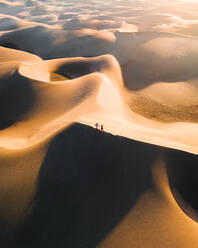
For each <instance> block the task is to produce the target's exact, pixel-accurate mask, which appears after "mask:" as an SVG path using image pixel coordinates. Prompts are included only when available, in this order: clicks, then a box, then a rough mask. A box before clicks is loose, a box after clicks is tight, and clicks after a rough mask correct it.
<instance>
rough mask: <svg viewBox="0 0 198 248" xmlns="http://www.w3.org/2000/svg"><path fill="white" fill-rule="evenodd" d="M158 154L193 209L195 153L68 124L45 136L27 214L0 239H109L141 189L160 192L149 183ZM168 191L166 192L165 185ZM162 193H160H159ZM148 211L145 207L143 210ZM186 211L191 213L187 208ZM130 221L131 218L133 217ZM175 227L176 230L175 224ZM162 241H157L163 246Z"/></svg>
mask: <svg viewBox="0 0 198 248" xmlns="http://www.w3.org/2000/svg"><path fill="white" fill-rule="evenodd" d="M142 154H144V156H142ZM161 155H162V157H163V160H164V161H166V163H165V164H166V170H167V174H168V177H169V184H170V185H171V187H172V188H173V187H174V188H175V189H176V190H177V191H178V192H180V194H181V195H182V197H183V199H184V201H185V203H186V205H191V206H192V207H193V208H194V210H195V211H198V209H197V206H196V199H195V195H196V192H195V191H194V189H196V188H197V183H196V180H191V178H190V177H189V176H190V175H193V174H195V173H196V171H197V170H196V167H195V165H196V163H197V156H195V155H191V154H187V153H184V152H181V151H174V150H171V149H170V150H169V149H164V148H161V147H158V146H153V145H150V144H146V143H142V142H138V141H133V140H130V139H127V138H124V137H119V136H113V135H111V134H107V133H101V132H100V131H97V130H95V129H93V128H90V127H88V126H86V125H81V124H73V125H72V126H71V127H70V128H68V129H67V130H64V131H62V132H61V133H59V134H58V135H57V136H56V137H54V139H53V140H52V141H51V142H50V144H49V148H48V151H47V153H46V155H45V158H44V160H43V163H42V164H41V167H40V171H39V174H38V181H37V192H36V195H35V197H34V199H33V201H32V202H31V204H30V206H29V208H30V209H31V211H30V214H29V215H28V216H27V217H26V222H25V223H24V225H22V226H21V228H20V229H19V230H18V232H17V233H15V234H14V236H12V238H13V240H14V243H13V244H12V243H9V241H10V240H9V238H8V237H7V238H8V239H6V237H5V235H4V239H3V237H1V242H3V243H2V244H3V245H5V247H6V245H7V244H9V245H10V247H14V248H15V247H17V248H19V247H30V248H33V247H43V246H47V247H50V248H51V247H57V248H59V247H63V246H64V247H72V248H78V247H82V248H92V247H96V246H97V245H98V244H99V243H100V241H101V240H103V239H104V238H106V239H108V234H109V233H111V231H112V229H113V228H115V227H116V226H117V225H118V224H119V223H120V221H121V220H122V219H123V218H125V217H126V216H127V214H128V213H130V212H131V211H133V208H135V206H136V205H137V203H138V202H139V200H140V199H141V198H142V196H143V195H144V194H145V192H147V191H148V190H151V191H152V190H154V192H157V195H161V193H160V191H159V189H158V188H156V189H155V187H156V186H153V185H154V183H153V175H152V174H153V172H152V171H153V165H154V164H155V162H156V161H157V160H158V158H159V156H161ZM177 155H178V156H177ZM175 157H176V159H175ZM189 161H191V164H190V168H189V167H188V165H189V163H188V162H189ZM191 165H192V166H191ZM180 166H182V170H181V171H179V167H180ZM164 173H166V172H164ZM175 173H176V174H175ZM185 173H187V174H186V175H187V176H186V177H184V174H185ZM194 178H195V176H194ZM155 180H156V179H155ZM157 181H158V184H159V185H162V186H160V187H162V188H166V187H167V188H168V185H164V184H163V182H162V181H161V176H160V175H157ZM187 185H188V187H187V189H188V198H186V192H185V189H186V186H187ZM153 187H154V188H153ZM193 187H195V188H193ZM168 195H171V192H170V191H168ZM163 197H164V196H163V195H161V196H160V199H161V200H163ZM165 201H166V198H165ZM178 203H179V204H180V202H179V200H178ZM145 204H147V203H146V202H145ZM182 208H183V206H182ZM183 209H184V208H183ZM188 210H189V208H188ZM153 211H154V210H152V209H148V213H147V216H149V215H150V214H152V212H153ZM184 211H185V209H184ZM185 212H186V211H185ZM186 213H187V214H189V215H190V214H191V213H192V211H191V212H186ZM134 218H136V217H135V216H134ZM163 218H165V217H163ZM180 218H181V220H183V218H184V216H183V215H182V214H181V215H180ZM131 221H132V223H133V219H132V220H131ZM145 221H146V220H145ZM132 223H131V224H132ZM164 224H165V223H164ZM151 228H152V224H151ZM165 228H168V226H165ZM175 229H176V230H180V227H179V226H178V227H175ZM181 230H182V229H181ZM134 231H135V230H134ZM144 231H145V232H146V231H147V230H144ZM139 232H140V233H142V231H141V230H139ZM176 232H177V231H176ZM135 233H136V232H135ZM167 233H168V232H167ZM125 234H126V235H127V233H125ZM128 235H131V233H130V232H129V234H128ZM132 235H133V234H132ZM142 235H143V234H142ZM159 235H160V233H159V232H156V233H155V234H154V238H155V239H156V240H158V236H159ZM163 235H164V233H163ZM133 236H134V235H133ZM152 236H153V234H152ZM143 237H144V236H143ZM193 238H194V236H193ZM145 239H147V238H146V237H145ZM172 241H173V240H169V241H168V243H169V244H170V243H171V242H172ZM119 242H120V241H119V238H118V247H121V245H122V243H119ZM159 244H160V242H159ZM164 245H165V246H160V247H167V246H166V244H164ZM100 247H103V245H101V246H100ZM104 247H111V246H104ZM125 247H131V246H130V244H128V246H125ZM171 247H172V246H171ZM184 247H185V246H184Z"/></svg>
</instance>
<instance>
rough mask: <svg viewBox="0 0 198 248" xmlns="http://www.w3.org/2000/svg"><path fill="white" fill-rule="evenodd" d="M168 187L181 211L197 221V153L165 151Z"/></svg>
mask: <svg viewBox="0 0 198 248" xmlns="http://www.w3.org/2000/svg"><path fill="white" fill-rule="evenodd" d="M166 162H167V173H168V177H169V182H170V187H171V190H172V192H173V194H174V196H175V199H176V201H177V202H178V204H179V205H180V207H181V208H182V209H183V211H184V212H185V213H186V214H188V215H189V216H190V217H191V218H193V219H194V220H195V221H196V222H197V221H198V183H197V175H198V168H197V164H198V158H197V155H193V154H190V153H184V152H181V151H174V150H169V151H168V152H167V153H166Z"/></svg>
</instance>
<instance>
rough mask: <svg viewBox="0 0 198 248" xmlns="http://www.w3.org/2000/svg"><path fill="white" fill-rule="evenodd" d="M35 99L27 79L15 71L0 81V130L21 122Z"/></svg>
mask: <svg viewBox="0 0 198 248" xmlns="http://www.w3.org/2000/svg"><path fill="white" fill-rule="evenodd" d="M21 96H23V97H21ZM35 98H36V95H35V92H34V89H33V87H32V85H31V84H30V83H29V82H28V79H27V78H24V77H22V76H21V75H20V74H19V73H18V72H17V71H16V70H15V71H14V72H13V73H11V74H8V75H7V76H4V77H3V78H2V79H0V116H1V118H0V129H4V128H7V127H8V126H10V125H12V124H14V123H15V122H18V121H22V119H23V117H24V116H25V115H26V114H27V113H28V112H29V111H30V110H31V109H32V108H33V105H34V102H35Z"/></svg>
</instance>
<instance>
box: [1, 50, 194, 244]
mask: <svg viewBox="0 0 198 248" xmlns="http://www.w3.org/2000/svg"><path fill="white" fill-rule="evenodd" d="M132 79H133V78H132ZM131 82H132V83H134V81H131ZM168 84H169V83H168V82H163V81H162V82H152V83H150V84H149V85H146V84H145V85H144V86H143V85H141V88H140V89H138V90H137V89H136V90H135V89H129V88H128V87H126V82H125V81H123V74H122V69H121V67H120V65H119V63H118V61H117V60H116V58H115V57H113V56H112V55H101V56H97V57H92V58H83V57H76V58H60V59H51V60H43V59H41V58H40V57H38V56H37V55H33V54H31V53H28V52H24V51H19V50H14V49H10V48H5V47H0V95H1V98H0V102H1V103H0V106H1V107H0V116H1V118H0V128H1V130H0V159H1V166H0V179H1V180H0V202H1V205H0V242H1V243H2V246H3V247H17V248H18V247H24V248H25V247H30V248H33V247H42V246H47V247H55V245H56V246H57V247H61V246H63V245H64V246H68V247H76V248H78V247H83V248H89V247H90V248H92V247H96V246H98V247H102V248H103V247H104V248H105V247H107V248H108V247H109V248H110V247H126V248H130V247H132V246H135V247H143V246H144V244H145V242H146V244H147V247H155V246H157V247H162V248H165V247H167V246H168V247H172V248H174V247H182V248H188V247H189V246H190V247H192V248H196V247H197V246H198V243H197V233H198V226H197V223H196V216H197V204H196V198H195V195H196V187H197V184H196V180H193V181H191V180H190V179H189V180H184V178H183V177H177V178H175V176H174V173H175V172H177V167H178V166H179V164H180V163H181V164H182V166H183V173H184V175H187V172H188V165H189V163H190V161H193V163H192V164H191V167H190V172H191V173H189V175H193V174H196V166H195V165H196V163H197V156H196V155H193V154H190V153H185V152H184V151H187V152H191V153H195V154H197V153H198V148H197V147H198V143H197V140H198V139H197V138H198V137H197V136H198V135H197V134H196V129H197V123H196V122H197V119H196V104H197V103H196V101H197V100H196V99H197V93H198V92H197V90H196V78H194V77H193V79H192V80H186V81H185V82H171V84H170V87H168V86H169V85H168ZM172 96H175V97H174V98H173V97H172ZM189 98H190V100H189ZM144 102H145V104H144ZM193 104H194V105H193ZM181 105H182V106H183V107H180V108H179V106H181ZM189 106H191V107H192V109H191V111H189ZM193 106H194V107H193ZM178 109H179V110H178ZM177 110H178V111H177ZM179 111H180V112H179ZM154 114H155V115H154ZM96 122H99V123H100V124H103V125H104V129H105V131H106V132H107V133H112V134H115V135H119V136H114V135H112V134H107V133H105V132H104V133H102V132H100V131H98V130H95V129H93V128H92V127H93V126H94V125H95V123H96ZM73 123H78V124H73ZM79 123H81V124H79ZM90 126H91V127H90ZM120 136H124V137H120ZM142 141H143V142H142ZM165 147H166V148H165ZM170 148H174V149H177V150H181V151H176V150H173V149H170ZM173 158H178V159H176V160H174V159H173ZM180 158H181V159H180ZM184 184H188V185H190V186H189V187H188V192H190V193H189V194H186V191H185V190H186V188H185V187H184ZM192 189H193V190H192ZM194 189H195V190H194ZM192 192H193V193H192ZM10 237H11V238H10ZM142 237H144V238H142ZM179 237H182V238H180V239H179Z"/></svg>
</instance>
